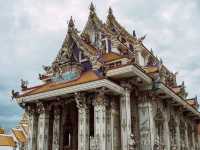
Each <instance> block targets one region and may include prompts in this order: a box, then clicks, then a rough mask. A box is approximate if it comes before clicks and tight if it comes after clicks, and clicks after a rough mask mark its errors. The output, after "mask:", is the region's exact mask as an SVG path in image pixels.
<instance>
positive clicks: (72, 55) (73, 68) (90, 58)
mask: <svg viewBox="0 0 200 150" xmlns="http://www.w3.org/2000/svg"><path fill="white" fill-rule="evenodd" d="M97 52H98V50H97V49H96V48H95V47H94V46H92V45H90V44H88V43H87V42H86V41H84V39H82V38H81V37H80V36H79V35H78V31H77V29H76V28H75V26H74V22H73V19H72V17H71V19H70V21H69V24H68V32H67V35H66V38H65V40H64V42H63V44H62V47H61V49H60V50H59V52H58V55H57V57H56V59H55V60H54V62H53V63H52V65H51V66H44V67H43V68H44V70H45V71H46V74H44V75H41V74H40V75H39V76H40V79H41V80H44V81H46V82H51V81H62V80H74V79H77V78H79V77H80V75H81V73H82V72H83V71H87V70H90V69H93V68H94V67H96V68H97V69H99V68H100V67H101V63H100V62H98V56H97Z"/></svg>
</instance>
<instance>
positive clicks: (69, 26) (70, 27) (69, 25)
mask: <svg viewBox="0 0 200 150" xmlns="http://www.w3.org/2000/svg"><path fill="white" fill-rule="evenodd" d="M72 28H74V21H73V18H72V16H71V18H70V20H69V23H68V30H70V29H72Z"/></svg>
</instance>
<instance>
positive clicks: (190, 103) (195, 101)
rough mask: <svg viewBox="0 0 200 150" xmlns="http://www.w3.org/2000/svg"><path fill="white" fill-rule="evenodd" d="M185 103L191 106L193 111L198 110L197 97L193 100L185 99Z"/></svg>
mask: <svg viewBox="0 0 200 150" xmlns="http://www.w3.org/2000/svg"><path fill="white" fill-rule="evenodd" d="M186 101H187V103H188V104H189V105H191V106H192V107H194V108H195V109H198V108H199V103H198V101H197V96H196V97H194V98H190V99H186Z"/></svg>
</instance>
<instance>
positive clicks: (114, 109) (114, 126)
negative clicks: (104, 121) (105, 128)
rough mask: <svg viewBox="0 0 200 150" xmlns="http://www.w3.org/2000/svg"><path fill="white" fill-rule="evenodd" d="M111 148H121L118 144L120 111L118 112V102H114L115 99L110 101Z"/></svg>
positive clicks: (119, 139)
mask: <svg viewBox="0 0 200 150" xmlns="http://www.w3.org/2000/svg"><path fill="white" fill-rule="evenodd" d="M110 109H111V110H110V111H111V120H110V121H111V148H110V149H111V150H119V149H121V145H120V143H121V142H120V141H121V138H120V132H121V130H120V112H119V104H118V103H116V100H112V102H111V108H110Z"/></svg>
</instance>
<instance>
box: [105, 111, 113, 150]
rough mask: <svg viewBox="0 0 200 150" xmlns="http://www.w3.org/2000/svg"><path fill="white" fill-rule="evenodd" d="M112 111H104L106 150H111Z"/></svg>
mask: <svg viewBox="0 0 200 150" xmlns="http://www.w3.org/2000/svg"><path fill="white" fill-rule="evenodd" d="M111 115H112V109H111V108H110V107H109V108H108V109H107V110H106V149H107V150H108V149H109V150H112V126H111Z"/></svg>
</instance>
